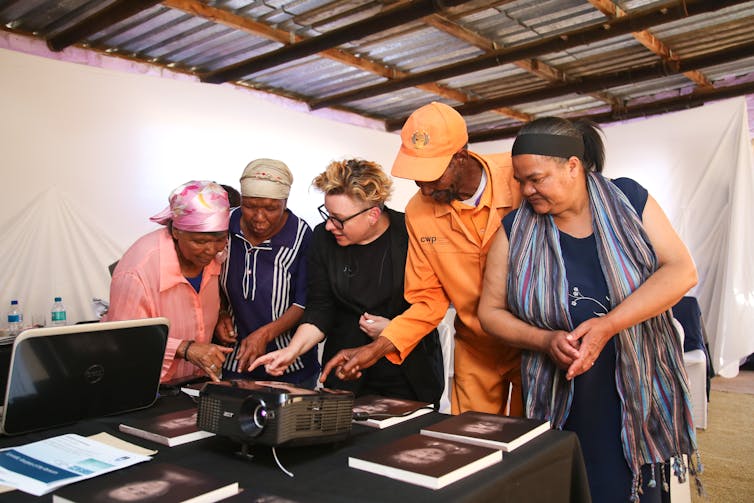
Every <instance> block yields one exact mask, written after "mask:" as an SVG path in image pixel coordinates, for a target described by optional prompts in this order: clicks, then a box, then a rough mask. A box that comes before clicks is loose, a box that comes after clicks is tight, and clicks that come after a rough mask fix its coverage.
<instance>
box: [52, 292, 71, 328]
mask: <svg viewBox="0 0 754 503" xmlns="http://www.w3.org/2000/svg"><path fill="white" fill-rule="evenodd" d="M66 318H67V317H66V312H65V306H64V305H63V299H62V298H61V297H55V302H54V303H53V304H52V309H51V310H50V323H51V324H52V325H65V324H66V322H67V319H66Z"/></svg>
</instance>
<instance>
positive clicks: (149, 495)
mask: <svg viewBox="0 0 754 503" xmlns="http://www.w3.org/2000/svg"><path fill="white" fill-rule="evenodd" d="M190 482H191V478H190V477H187V476H186V475H184V474H182V473H178V472H176V471H172V470H165V471H164V472H163V475H162V478H161V479H151V480H138V481H135V482H129V483H128V484H124V485H122V486H120V487H116V488H114V489H109V490H107V491H104V493H103V494H99V495H98V497H97V498H96V501H124V502H127V501H150V500H155V501H157V499H158V498H159V497H160V496H164V495H165V494H167V492H168V491H169V490H170V488H171V487H172V486H173V485H177V484H186V483H190Z"/></svg>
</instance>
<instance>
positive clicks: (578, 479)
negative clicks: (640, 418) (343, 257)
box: [0, 395, 590, 503]
mask: <svg viewBox="0 0 754 503" xmlns="http://www.w3.org/2000/svg"><path fill="white" fill-rule="evenodd" d="M192 403H193V402H192V401H191V399H190V398H189V397H187V396H185V395H180V396H175V397H163V398H160V399H158V401H157V403H156V404H155V405H154V406H153V407H151V408H149V409H145V410H141V411H136V412H132V413H130V414H128V415H127V416H126V415H124V416H111V417H106V418H100V419H96V420H91V421H83V422H80V423H77V424H75V425H71V426H68V427H64V428H57V429H54V430H46V431H42V432H35V433H30V434H27V435H24V436H20V437H0V448H5V447H10V446H14V445H19V444H24V443H29V442H33V441H36V440H41V439H44V438H48V437H52V436H56V435H61V434H63V433H78V434H80V435H93V434H95V433H99V432H102V431H104V432H107V433H110V434H112V435H115V436H117V437H120V438H122V439H124V440H127V441H129V442H132V443H135V444H137V445H141V446H143V447H147V448H152V449H158V450H159V453H158V454H156V455H155V456H154V460H159V461H161V462H167V463H174V464H177V465H181V466H184V467H187V468H191V469H195V470H202V471H206V472H207V473H210V474H217V475H218V476H222V477H223V478H226V479H227V478H230V479H233V480H237V481H238V482H239V485H240V487H242V488H244V489H248V491H247V492H246V495H244V493H241V494H240V495H239V496H238V497H237V498H233V500H234V501H254V498H252V497H251V494H252V493H257V494H258V493H266V494H274V495H278V496H282V497H285V498H289V499H291V500H295V501H299V502H328V503H330V502H343V503H346V502H347V503H354V502H390V501H401V502H406V501H407V502H411V503H420V502H425V501H426V502H430V501H431V502H433V503H434V502H438V501H452V502H481V501H495V502H527V503H537V502H542V503H558V502H570V503H576V502H578V503H581V502H589V501H590V497H589V485H588V482H587V477H586V471H585V469H584V462H583V458H582V455H581V448H580V446H579V443H578V440H577V438H576V435H575V434H573V433H570V432H561V431H550V432H547V433H545V434H543V435H541V436H539V437H537V438H535V439H533V440H532V441H530V442H528V443H527V444H525V445H523V446H521V447H519V448H518V449H516V450H515V451H514V452H512V453H503V461H502V463H498V464H496V465H494V466H492V467H489V468H487V469H485V470H482V471H480V472H478V473H475V474H473V475H470V476H469V477H466V478H464V479H462V480H460V481H458V482H455V483H453V484H451V485H449V486H447V487H445V488H443V489H440V490H436V491H435V490H431V489H426V488H423V487H420V486H415V485H412V484H408V483H405V482H400V481H397V480H393V479H390V478H387V477H382V476H379V475H375V474H372V473H368V472H364V471H361V470H356V469H353V468H349V467H348V456H349V455H352V454H355V453H358V452H361V451H362V450H364V449H369V448H371V447H374V446H377V445H381V444H384V443H386V442H388V441H391V440H393V439H396V438H399V437H403V436H406V435H409V434H412V433H418V432H419V430H420V429H421V428H422V427H425V426H427V425H430V424H432V423H435V422H437V421H439V420H441V419H443V418H445V417H447V416H444V415H443V414H439V413H436V412H432V413H429V414H425V415H423V416H420V417H418V418H415V419H412V420H410V421H406V422H404V423H401V424H398V425H395V426H392V427H390V428H386V429H384V430H376V429H373V428H369V427H366V426H362V425H359V424H355V425H354V427H353V430H352V432H351V435H350V436H349V437H348V438H347V439H346V440H343V441H340V442H337V443H335V444H326V445H309V446H300V447H280V448H278V449H277V455H278V459H279V460H280V462H281V464H282V465H283V466H284V467H285V468H286V469H287V470H288V471H290V472H292V473H293V475H294V476H293V478H291V477H289V476H288V475H286V474H285V473H283V471H282V470H280V468H278V466H277V465H276V463H275V460H274V458H273V455H272V451H271V449H270V448H269V447H267V446H252V448H251V453H252V454H253V455H254V457H253V459H251V460H248V459H242V458H241V456H238V455H236V454H235V453H237V452H238V451H239V445H238V444H236V443H234V442H232V441H231V440H229V439H227V438H224V437H217V436H216V437H211V438H206V439H203V440H199V441H196V442H192V443H189V444H184V445H180V446H176V447H165V446H162V445H159V444H155V443H152V442H150V441H148V440H144V439H141V438H137V437H133V436H131V435H127V434H125V433H121V432H120V431H118V424H119V423H120V422H122V421H123V419H124V418H125V417H149V416H154V415H157V414H163V413H166V412H170V411H172V410H178V409H181V408H185V407H187V406H190V405H192ZM107 476H108V475H107V474H105V475H102V477H107ZM0 499H1V500H2V501H4V502H8V503H15V502H32V501H42V502H44V501H51V499H52V497H51V495H46V496H42V497H39V498H35V497H34V496H31V495H28V494H25V493H22V492H20V491H14V492H11V493H6V494H2V495H0Z"/></svg>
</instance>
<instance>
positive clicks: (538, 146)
mask: <svg viewBox="0 0 754 503" xmlns="http://www.w3.org/2000/svg"><path fill="white" fill-rule="evenodd" d="M521 154H535V155H547V156H551V157H562V158H563V159H568V158H569V157H571V156H572V155H573V156H576V157H578V158H579V159H581V158H583V156H584V141H583V140H582V139H581V138H574V137H573V136H563V135H557V134H546V133H524V134H522V135H518V136H517V137H516V141H514V142H513V148H512V149H511V155H521Z"/></svg>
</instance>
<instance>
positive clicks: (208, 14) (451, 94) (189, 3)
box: [162, 0, 529, 120]
mask: <svg viewBox="0 0 754 503" xmlns="http://www.w3.org/2000/svg"><path fill="white" fill-rule="evenodd" d="M162 4H163V5H165V6H167V7H171V8H173V9H178V10H181V11H183V12H187V13H189V14H193V15H196V16H200V17H203V18H206V19H208V20H211V21H214V22H217V23H220V24H224V25H226V26H229V27H231V28H235V29H239V30H244V31H246V32H248V33H252V34H254V35H256V36H260V37H264V38H266V39H268V40H273V41H276V42H280V43H281V44H285V45H288V44H293V43H296V42H299V41H301V40H303V38H302V37H300V36H298V35H296V34H295V33H290V32H288V31H285V30H281V29H278V28H274V27H272V26H270V25H267V24H264V23H260V22H258V21H254V20H253V19H249V18H246V17H243V16H239V15H237V14H233V13H232V12H229V11H227V10H223V9H218V8H215V7H211V6H209V5H207V4H205V3H202V2H199V1H198V0H164V1H163V2H162ZM430 17H431V16H430ZM319 54H320V55H321V56H323V57H325V58H328V59H331V60H333V61H337V62H339V63H342V64H345V65H349V66H352V67H354V68H358V69H360V70H363V71H366V72H369V73H373V74H376V75H379V76H381V77H385V78H386V79H395V78H403V77H406V76H408V74H407V73H406V72H403V71H401V70H398V69H397V68H395V67H392V66H387V65H384V64H382V63H379V62H377V61H374V60H371V59H369V58H364V57H361V56H356V55H354V54H352V53H350V52H347V51H344V50H341V49H335V48H333V49H327V50H324V51H322V52H320V53H319ZM416 87H417V88H418V89H421V90H422V91H426V92H429V93H433V94H436V95H438V96H442V97H443V98H447V99H450V100H453V101H457V102H459V103H467V102H469V101H471V100H472V99H471V97H470V96H468V95H467V94H465V93H463V92H461V91H458V90H456V89H451V88H449V87H446V86H441V85H439V84H435V83H426V84H421V85H418V86H416ZM503 112H504V113H505V114H506V115H509V116H511V117H513V118H516V119H519V120H527V119H528V118H529V116H528V115H525V114H521V113H518V112H515V111H514V110H510V111H508V110H503Z"/></svg>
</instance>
